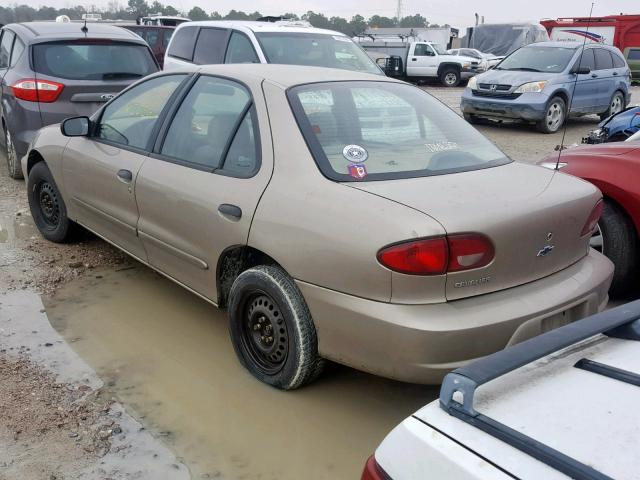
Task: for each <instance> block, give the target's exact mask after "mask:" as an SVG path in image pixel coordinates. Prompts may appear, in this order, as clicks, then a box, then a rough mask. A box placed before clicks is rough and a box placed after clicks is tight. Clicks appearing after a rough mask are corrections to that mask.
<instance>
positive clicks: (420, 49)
mask: <svg viewBox="0 0 640 480" xmlns="http://www.w3.org/2000/svg"><path fill="white" fill-rule="evenodd" d="M413 55H414V56H416V57H433V55H434V54H433V50H431V47H430V46H429V45H427V44H426V43H418V44H416V46H415V48H414V50H413Z"/></svg>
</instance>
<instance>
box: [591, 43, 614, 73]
mask: <svg viewBox="0 0 640 480" xmlns="http://www.w3.org/2000/svg"><path fill="white" fill-rule="evenodd" d="M593 53H594V54H595V56H596V70H607V69H609V68H613V59H612V58H611V54H610V53H609V50H605V49H604V48H594V49H593Z"/></svg>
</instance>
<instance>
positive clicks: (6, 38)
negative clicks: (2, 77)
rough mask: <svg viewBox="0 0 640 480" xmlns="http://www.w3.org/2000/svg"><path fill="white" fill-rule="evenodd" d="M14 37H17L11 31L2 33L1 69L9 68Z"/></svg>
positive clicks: (0, 43) (0, 49) (0, 41)
mask: <svg viewBox="0 0 640 480" xmlns="http://www.w3.org/2000/svg"><path fill="white" fill-rule="evenodd" d="M13 37H15V35H14V33H13V32H12V31H11V30H3V31H2V39H0V68H7V67H8V66H9V57H10V56H11V44H12V43H13Z"/></svg>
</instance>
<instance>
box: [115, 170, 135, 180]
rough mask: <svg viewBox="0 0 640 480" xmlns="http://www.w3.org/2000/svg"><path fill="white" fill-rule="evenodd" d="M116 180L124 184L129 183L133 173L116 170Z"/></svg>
mask: <svg viewBox="0 0 640 480" xmlns="http://www.w3.org/2000/svg"><path fill="white" fill-rule="evenodd" d="M118 180H120V181H121V182H124V183H131V180H133V173H131V170H124V169H123V170H118Z"/></svg>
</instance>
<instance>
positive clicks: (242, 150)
mask: <svg viewBox="0 0 640 480" xmlns="http://www.w3.org/2000/svg"><path fill="white" fill-rule="evenodd" d="M254 117H255V111H254V109H253V108H252V109H251V110H250V111H248V112H247V113H246V114H245V116H244V119H243V120H242V122H241V123H240V126H239V127H238V131H237V132H236V134H235V137H234V138H233V141H232V142H231V146H230V147H229V152H228V153H227V155H226V157H225V159H224V164H223V165H222V170H224V171H225V172H230V173H234V174H236V175H239V176H250V175H251V174H252V173H253V172H254V171H255V170H256V167H257V165H258V142H257V141H256V138H255V135H256V132H257V129H256V128H255V124H256V121H255V119H254Z"/></svg>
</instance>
